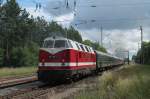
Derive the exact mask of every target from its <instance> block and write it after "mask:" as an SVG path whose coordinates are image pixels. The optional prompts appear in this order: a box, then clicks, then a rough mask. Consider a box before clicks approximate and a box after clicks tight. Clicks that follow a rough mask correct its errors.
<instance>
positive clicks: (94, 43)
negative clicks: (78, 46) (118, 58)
mask: <svg viewBox="0 0 150 99" xmlns="http://www.w3.org/2000/svg"><path fill="white" fill-rule="evenodd" d="M83 44H85V45H88V46H91V47H93V49H95V50H98V51H102V52H104V53H107V51H106V49H105V48H104V47H102V46H100V44H99V42H92V41H90V40H84V41H83Z"/></svg>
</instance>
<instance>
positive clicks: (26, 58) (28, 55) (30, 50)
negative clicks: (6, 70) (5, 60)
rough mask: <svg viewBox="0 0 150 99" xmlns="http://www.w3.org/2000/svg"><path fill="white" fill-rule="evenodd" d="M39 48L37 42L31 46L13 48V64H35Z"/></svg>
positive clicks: (14, 65)
mask: <svg viewBox="0 0 150 99" xmlns="http://www.w3.org/2000/svg"><path fill="white" fill-rule="evenodd" d="M38 49H39V47H38V46H37V45H36V44H35V43H31V44H30V46H25V47H16V48H13V49H12V54H11V64H12V66H13V67H21V66H35V65H37V62H38Z"/></svg>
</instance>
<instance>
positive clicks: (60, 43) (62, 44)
mask: <svg viewBox="0 0 150 99" xmlns="http://www.w3.org/2000/svg"><path fill="white" fill-rule="evenodd" d="M121 64H123V60H122V59H119V58H117V57H114V56H111V55H108V54H106V53H102V52H99V51H94V50H93V48H92V47H90V46H87V45H84V44H81V43H78V42H76V41H73V40H70V39H67V38H63V37H50V38H47V39H45V40H44V44H43V47H42V48H40V51H39V67H38V79H39V80H40V81H44V82H52V81H61V80H65V79H74V78H78V77H80V76H83V75H87V74H90V73H93V72H98V71H101V70H104V69H106V68H109V67H112V66H118V65H121Z"/></svg>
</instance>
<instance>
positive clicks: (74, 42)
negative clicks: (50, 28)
mask: <svg viewBox="0 0 150 99" xmlns="http://www.w3.org/2000/svg"><path fill="white" fill-rule="evenodd" d="M47 40H69V41H71V43H72V45H73V48H75V49H77V50H81V49H78V48H77V47H76V45H75V44H78V45H82V46H83V47H88V48H90V50H91V52H92V53H94V50H93V48H92V47H91V46H88V45H85V44H82V43H79V42H77V41H74V40H71V39H68V38H65V37H58V36H53V37H48V38H46V39H45V40H44V41H47ZM81 51H83V50H81Z"/></svg>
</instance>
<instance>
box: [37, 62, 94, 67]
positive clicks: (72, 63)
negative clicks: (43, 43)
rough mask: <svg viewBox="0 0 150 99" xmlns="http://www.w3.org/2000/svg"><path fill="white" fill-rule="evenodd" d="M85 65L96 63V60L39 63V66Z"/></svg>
mask: <svg viewBox="0 0 150 99" xmlns="http://www.w3.org/2000/svg"><path fill="white" fill-rule="evenodd" d="M77 65H78V66H84V65H96V62H78V63H76V62H70V63H68V62H65V63H62V62H59V63H58V62H57V63H55V62H52V63H44V64H43V63H39V66H56V67H57V66H77Z"/></svg>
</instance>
